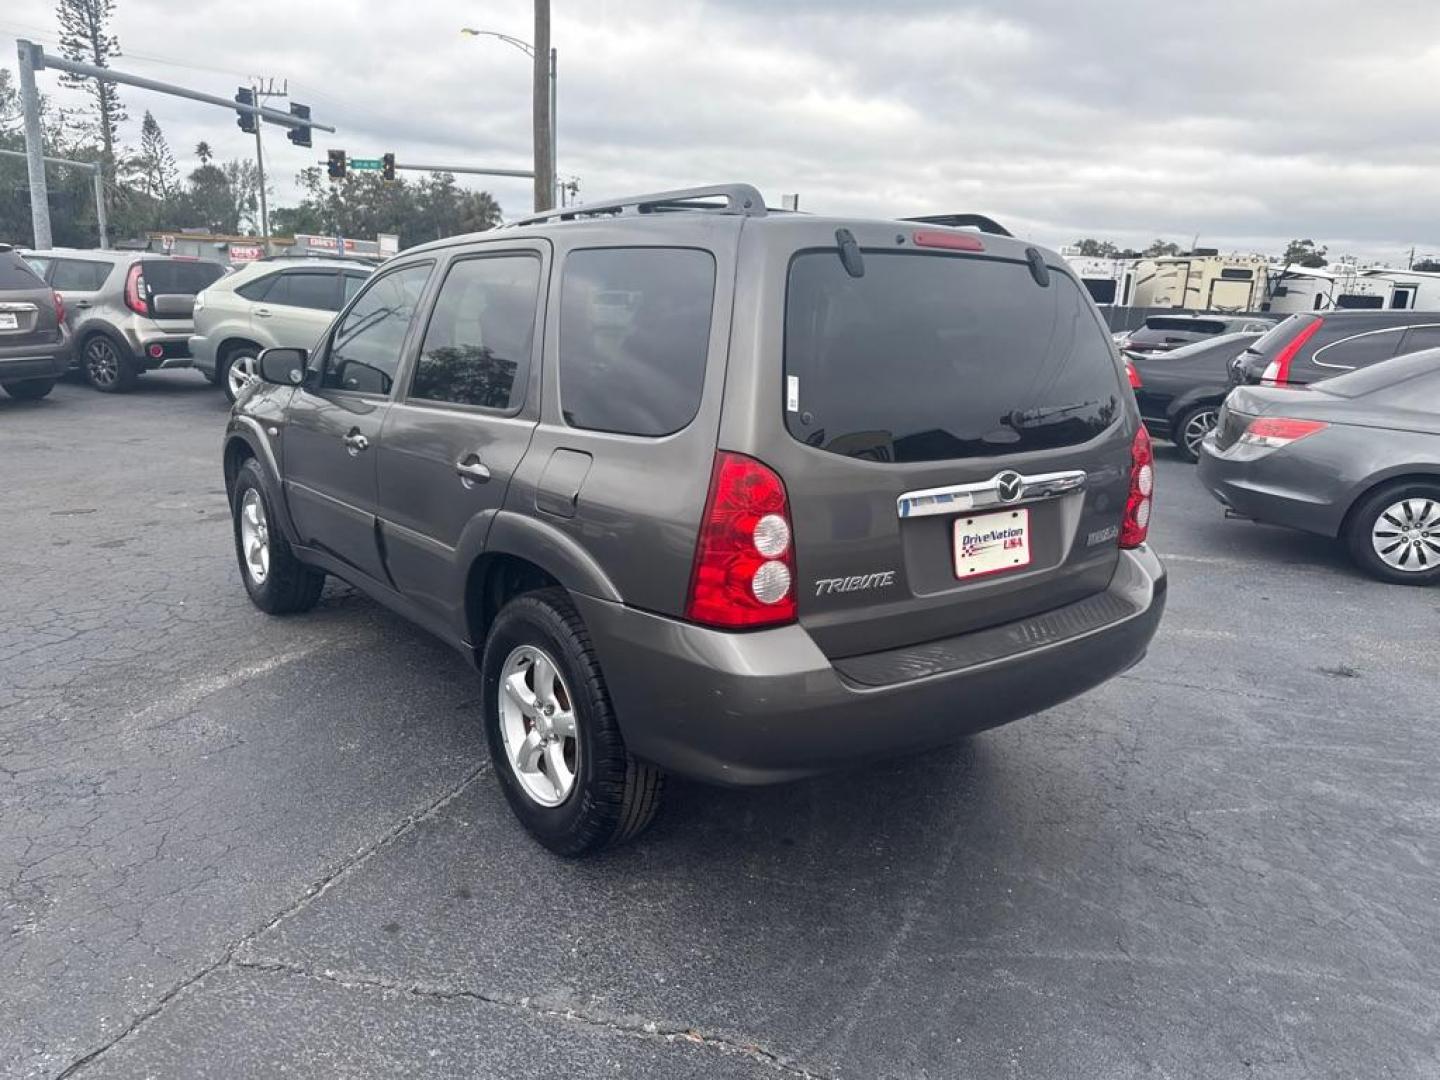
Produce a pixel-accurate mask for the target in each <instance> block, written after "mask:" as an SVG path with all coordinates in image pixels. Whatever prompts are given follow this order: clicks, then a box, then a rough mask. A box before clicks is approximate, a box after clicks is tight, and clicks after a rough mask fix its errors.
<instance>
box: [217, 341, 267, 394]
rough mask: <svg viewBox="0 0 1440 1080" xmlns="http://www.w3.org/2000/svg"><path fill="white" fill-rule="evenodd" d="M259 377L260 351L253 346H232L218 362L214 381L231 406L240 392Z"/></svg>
mask: <svg viewBox="0 0 1440 1080" xmlns="http://www.w3.org/2000/svg"><path fill="white" fill-rule="evenodd" d="M259 375H260V350H259V349H257V348H256V347H255V346H254V345H232V346H230V348H228V349H226V350H225V355H224V357H223V358H222V359H221V360H220V368H219V371H218V376H219V377H218V378H217V379H216V380H215V381H216V382H218V383H219V384H220V388H221V389H222V390H224V391H225V397H226V399H227V400H228V401H229V402H230V403H231V404H232V405H233V404H234V403H235V399H236V398H237V397H239V396H240V392H241V391H242V390H244V389H245V387H247V386H249V385H250V382H251V380H252V379H256V378H258V377H259Z"/></svg>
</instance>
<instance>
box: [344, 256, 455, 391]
mask: <svg viewBox="0 0 1440 1080" xmlns="http://www.w3.org/2000/svg"><path fill="white" fill-rule="evenodd" d="M430 266H431V264H430V263H415V264H412V265H410V266H406V267H403V268H401V269H399V270H395V271H393V272H391V273H389V274H385V275H384V276H382V277H378V278H376V279H374V280H373V281H371V282H370V285H369V287H368V288H367V289H366V290H365V291H364V292H363V293H362V294H361V295H360V297H359V298H358V299H357V300H356V301H355V306H354V307H352V308H351V309H350V310H349V311H348V312H346V313H345V317H344V319H342V320H341V322H340V325H339V326H338V327H336V329H335V336H334V337H333V338H332V339H331V342H330V355H329V358H328V360H327V362H326V364H325V375H324V378H323V379H322V381H321V385H322V386H324V387H326V388H327V389H331V390H354V391H357V392H359V393H362V394H388V393H390V387H391V386H392V385H393V384H394V381H395V372H396V369H398V368H399V367H400V351H401V350H402V349H403V348H404V347H405V335H406V334H407V333H408V332H409V329H410V323H411V322H412V321H413V320H414V318H415V310H416V308H417V306H418V305H419V302H420V294H421V293H422V292H424V291H425V281H426V279H427V278H429V276H430Z"/></svg>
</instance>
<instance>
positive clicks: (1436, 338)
mask: <svg viewBox="0 0 1440 1080" xmlns="http://www.w3.org/2000/svg"><path fill="white" fill-rule="evenodd" d="M1421 349H1440V325H1437V326H1416V327H1412V328H1411V329H1409V330H1406V331H1405V338H1404V340H1403V341H1401V342H1400V348H1399V349H1398V350H1397V355H1400V354H1404V353H1412V352H1419V351H1420V350H1421Z"/></svg>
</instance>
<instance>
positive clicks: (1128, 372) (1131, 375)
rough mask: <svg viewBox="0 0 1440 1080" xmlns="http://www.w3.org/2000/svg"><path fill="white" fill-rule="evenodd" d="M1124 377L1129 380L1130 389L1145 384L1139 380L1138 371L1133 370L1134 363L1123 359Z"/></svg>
mask: <svg viewBox="0 0 1440 1080" xmlns="http://www.w3.org/2000/svg"><path fill="white" fill-rule="evenodd" d="M1125 377H1126V378H1127V379H1129V380H1130V389H1131V390H1139V389H1140V388H1141V387H1142V386H1144V385H1145V384H1144V383H1143V382H1141V381H1140V372H1138V371H1136V370H1135V365H1134V364H1132V363H1131V362H1130V361H1129V360H1126V361H1125Z"/></svg>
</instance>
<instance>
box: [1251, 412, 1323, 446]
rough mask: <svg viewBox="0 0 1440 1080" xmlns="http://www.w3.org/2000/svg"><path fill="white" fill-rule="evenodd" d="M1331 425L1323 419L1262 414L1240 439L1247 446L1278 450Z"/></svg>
mask: <svg viewBox="0 0 1440 1080" xmlns="http://www.w3.org/2000/svg"><path fill="white" fill-rule="evenodd" d="M1329 426H1330V425H1329V424H1327V423H1325V422H1323V421H1321V420H1291V419H1289V418H1288V417H1284V416H1262V417H1260V418H1259V419H1258V420H1255V421H1253V422H1252V423H1251V424H1250V426H1249V427H1248V428H1246V429H1245V434H1243V435H1241V436H1240V441H1241V442H1242V443H1244V444H1245V445H1247V446H1263V447H1265V448H1266V449H1268V450H1278V449H1280V447H1282V446H1289V445H1290V444H1291V443H1293V442H1295V441H1297V440H1299V439H1303V438H1305V437H1306V436H1307V435H1314V434H1315V433H1316V432H1317V431H1324V430H1325V429H1326V428H1327V427H1329Z"/></svg>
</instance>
